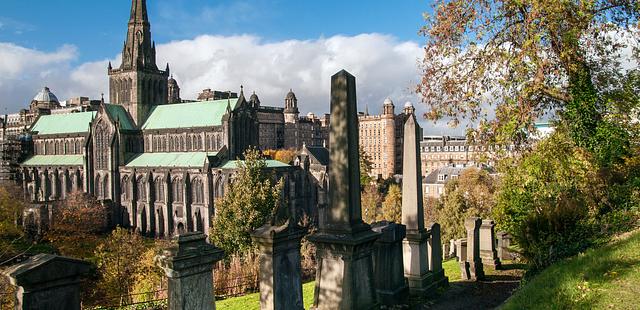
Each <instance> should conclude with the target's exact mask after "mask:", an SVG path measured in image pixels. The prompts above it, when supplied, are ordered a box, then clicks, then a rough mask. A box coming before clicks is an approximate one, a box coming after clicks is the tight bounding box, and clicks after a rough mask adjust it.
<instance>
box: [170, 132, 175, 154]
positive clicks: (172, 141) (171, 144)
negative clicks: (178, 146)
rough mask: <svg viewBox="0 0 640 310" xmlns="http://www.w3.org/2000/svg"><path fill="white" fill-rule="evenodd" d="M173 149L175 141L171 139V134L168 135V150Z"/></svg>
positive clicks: (171, 150)
mask: <svg viewBox="0 0 640 310" xmlns="http://www.w3.org/2000/svg"><path fill="white" fill-rule="evenodd" d="M174 151H175V141H174V140H173V136H170V137H169V152H174Z"/></svg>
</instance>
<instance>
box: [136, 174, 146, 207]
mask: <svg viewBox="0 0 640 310" xmlns="http://www.w3.org/2000/svg"><path fill="white" fill-rule="evenodd" d="M136 185H137V186H136V187H137V188H138V197H137V198H138V201H147V182H145V181H144V179H143V178H142V177H141V176H140V177H138V181H137V182H136Z"/></svg>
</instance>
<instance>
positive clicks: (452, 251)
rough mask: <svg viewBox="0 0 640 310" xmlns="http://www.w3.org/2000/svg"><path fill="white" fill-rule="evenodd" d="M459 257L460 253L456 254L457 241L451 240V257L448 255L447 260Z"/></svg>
mask: <svg viewBox="0 0 640 310" xmlns="http://www.w3.org/2000/svg"><path fill="white" fill-rule="evenodd" d="M457 256H458V253H457V252H456V241H455V240H453V239H451V240H449V255H447V258H454V257H457Z"/></svg>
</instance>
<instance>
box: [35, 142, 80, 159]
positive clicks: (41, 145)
mask: <svg viewBox="0 0 640 310" xmlns="http://www.w3.org/2000/svg"><path fill="white" fill-rule="evenodd" d="M83 143H84V139H83V138H74V139H62V140H42V141H36V142H35V153H36V155H70V154H82V147H83Z"/></svg>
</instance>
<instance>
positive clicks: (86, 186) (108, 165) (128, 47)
mask: <svg viewBox="0 0 640 310" xmlns="http://www.w3.org/2000/svg"><path fill="white" fill-rule="evenodd" d="M169 70H170V69H169V64H167V65H166V66H165V69H164V70H162V69H160V68H159V67H158V65H157V63H156V47H155V42H153V40H152V37H151V26H150V23H149V18H148V16H147V8H146V1H145V0H132V6H131V15H130V19H129V22H128V31H127V37H126V40H125V43H124V46H123V48H122V63H121V64H120V66H119V67H113V66H112V64H111V63H110V64H109V66H108V69H107V73H108V77H109V99H110V103H105V102H104V99H103V100H102V101H101V102H99V103H97V104H96V105H95V108H94V109H83V110H79V111H73V112H74V113H50V114H48V115H39V116H38V117H37V119H36V120H35V121H34V123H33V125H32V126H31V127H30V129H29V130H28V133H29V135H30V139H31V143H32V151H31V153H32V154H30V156H28V158H26V159H25V160H24V161H22V162H21V164H20V174H21V175H20V179H21V181H22V186H23V188H24V190H25V195H26V196H27V197H28V199H29V200H30V201H31V202H32V203H33V204H34V205H35V206H38V205H39V206H41V207H42V206H45V207H48V206H50V205H51V204H52V203H53V202H56V201H60V200H63V199H65V197H67V196H68V195H70V193H72V192H74V191H82V192H87V193H90V194H92V195H94V196H95V197H96V198H97V199H98V200H100V201H102V202H103V203H105V204H108V205H110V206H112V208H113V210H114V211H115V212H113V213H114V215H113V219H112V222H113V223H114V224H119V225H123V226H127V227H134V228H136V229H137V230H138V231H140V232H141V233H143V234H145V235H149V236H156V237H167V236H171V235H174V234H176V233H178V232H182V231H202V232H205V233H208V231H209V227H210V226H211V218H212V216H213V215H214V213H215V211H214V210H215V208H214V202H215V200H216V198H219V197H222V195H223V194H224V190H225V187H226V186H227V185H228V184H229V182H230V180H231V178H232V176H233V173H234V172H235V171H236V170H237V167H238V160H241V157H242V154H243V153H244V151H245V150H247V149H248V148H250V147H258V148H262V149H265V148H282V147H284V146H286V145H288V146H291V147H293V148H299V147H300V146H301V145H303V144H309V145H313V144H326V143H327V142H328V141H326V140H323V138H324V137H325V136H327V137H328V130H324V131H326V134H325V133H324V131H323V130H322V129H321V128H322V126H321V125H323V124H324V125H326V126H324V127H326V128H328V118H327V119H326V120H324V121H322V122H321V121H320V120H319V119H318V118H316V117H315V116H313V115H311V116H308V117H306V118H305V117H299V116H298V111H297V99H295V95H294V94H293V92H290V95H287V99H286V100H287V101H286V102H287V105H288V106H287V107H286V108H285V109H280V108H272V107H262V106H260V100H259V99H258V97H257V95H255V93H254V94H253V95H252V96H251V97H250V98H249V99H248V100H247V99H245V95H244V90H242V88H241V91H240V93H239V94H233V93H231V92H228V93H222V92H215V93H214V92H211V94H205V95H204V96H201V100H198V101H183V100H181V99H180V88H179V86H178V84H177V82H176V81H175V80H174V79H173V78H172V76H171V74H170V71H169ZM209 95H210V96H209ZM292 115H293V116H292ZM285 118H287V119H286V120H285ZM291 124H293V125H291ZM300 124H312V125H310V126H309V125H306V126H307V127H305V128H308V129H305V130H307V131H313V130H316V131H317V132H315V133H314V132H310V133H306V134H307V135H308V137H307V138H308V140H304V139H302V138H304V137H306V136H304V135H302V136H301V135H298V134H297V133H296V134H295V137H296V138H295V139H294V140H293V142H287V141H288V139H287V138H286V131H287V128H290V127H291V126H296V127H297V126H300ZM313 124H317V126H316V127H314V126H313ZM314 128H317V129H314ZM305 132H306V131H305ZM314 139H315V140H314ZM307 141H308V142H307ZM267 165H268V167H269V168H271V169H273V170H274V171H275V173H276V175H277V176H278V177H283V178H285V180H286V181H287V184H292V185H291V188H290V189H287V192H288V193H289V195H290V196H291V197H292V198H291V201H297V202H299V203H301V204H305V205H306V206H302V209H306V210H310V209H313V206H314V205H315V206H317V201H318V197H317V196H318V194H317V193H318V191H316V190H315V188H316V187H314V186H312V184H313V182H314V181H313V178H312V177H309V175H310V174H308V173H306V174H305V173H300V171H298V170H304V166H305V163H304V162H300V161H298V163H297V166H298V167H297V168H296V167H295V165H296V164H293V166H292V165H288V164H284V163H280V162H278V161H274V160H267ZM306 166H307V167H308V166H309V165H308V164H307V165H306ZM303 172H304V171H303Z"/></svg>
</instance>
